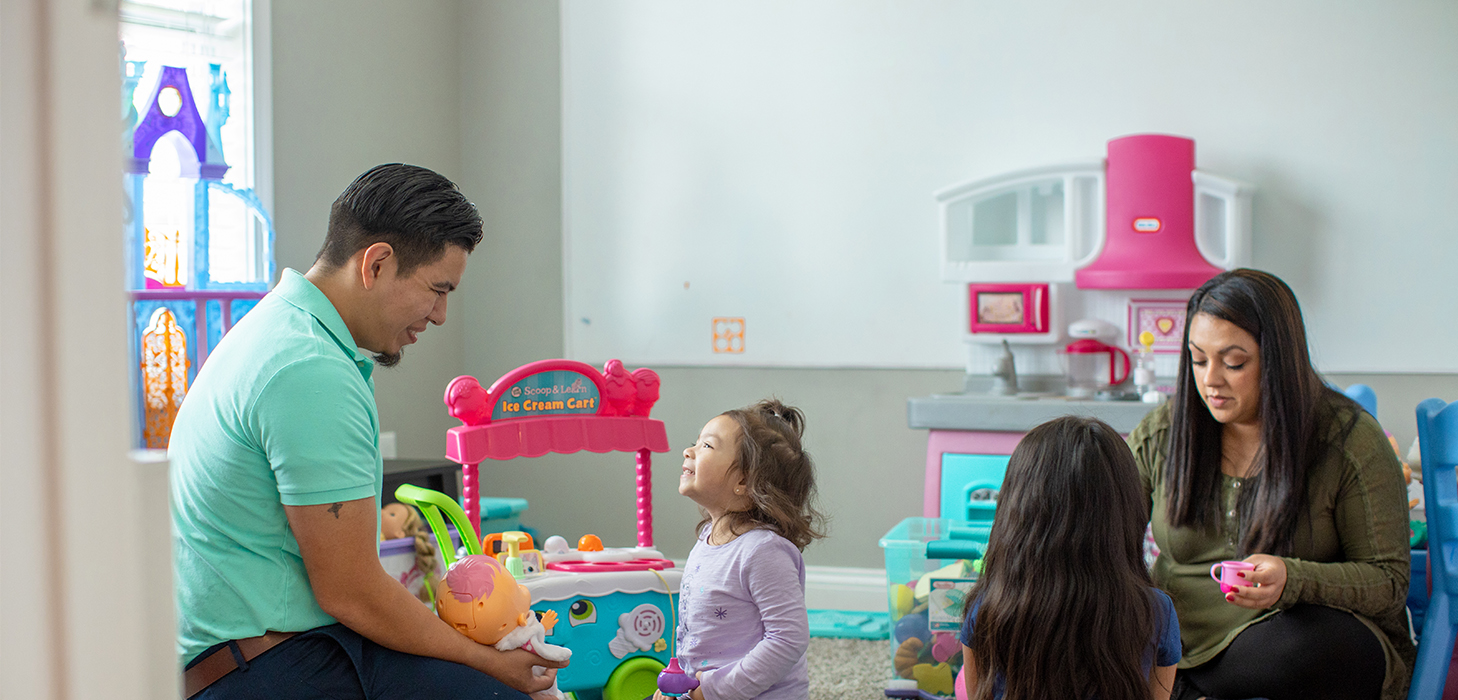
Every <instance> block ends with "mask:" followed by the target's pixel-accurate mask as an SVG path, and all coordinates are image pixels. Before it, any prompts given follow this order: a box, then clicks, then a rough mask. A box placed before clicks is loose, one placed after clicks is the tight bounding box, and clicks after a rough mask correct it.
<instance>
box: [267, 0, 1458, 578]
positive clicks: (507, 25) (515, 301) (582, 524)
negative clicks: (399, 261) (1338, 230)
mask: <svg viewBox="0 0 1458 700" xmlns="http://www.w3.org/2000/svg"><path fill="white" fill-rule="evenodd" d="M273 8H274V17H273V32H274V38H273V44H274V48H273V59H274V65H273V70H274V105H275V109H274V133H275V157H276V161H275V162H276V166H275V167H276V171H275V180H276V182H277V188H276V190H277V194H276V196H275V199H276V212H275V215H276V219H277V223H278V231H279V232H278V260H279V263H280V266H290V267H295V268H300V269H302V268H305V267H307V266H308V265H309V264H310V263H311V262H312V259H313V256H314V253H315V252H316V251H317V249H318V247H319V244H320V242H321V241H322V240H323V231H324V224H325V221H326V219H327V212H328V207H329V204H330V202H332V201H333V199H334V197H335V196H337V195H338V193H339V191H340V190H342V189H343V188H344V186H345V185H347V184H348V183H349V181H350V180H351V179H352V178H353V177H354V176H355V175H357V174H359V173H360V172H362V171H363V170H365V169H366V168H368V167H369V166H371V165H374V164H376V163H380V162H387V161H391V160H403V161H406V162H413V163H418V164H421V165H426V166H429V167H432V168H435V169H437V170H439V171H441V172H442V173H444V174H446V175H447V176H449V177H452V178H454V179H456V180H457V182H458V183H460V185H461V187H462V189H463V190H464V191H465V192H466V193H467V195H468V196H469V197H471V198H472V199H473V200H474V201H475V202H477V204H478V205H479V206H480V208H481V210H482V216H483V218H484V220H485V222H486V231H487V236H486V241H485V242H484V243H483V244H482V246H481V247H480V248H478V249H477V252H476V253H475V254H474V255H473V256H472V259H471V263H470V265H469V266H468V268H467V272H466V276H465V280H464V283H463V284H462V287H461V289H460V290H459V291H458V292H457V293H456V294H454V295H453V296H452V306H451V309H450V320H449V322H448V323H447V324H446V326H445V327H444V328H432V329H431V331H430V332H429V333H427V334H426V335H425V336H424V337H423V338H422V340H421V342H420V343H419V344H418V345H417V346H414V347H412V348H410V351H409V352H408V353H407V358H406V361H405V362H404V363H403V364H402V365H401V367H400V368H398V369H396V370H394V371H382V372H379V373H377V374H376V377H377V386H378V392H377V394H378V398H379V406H380V417H381V423H382V427H383V428H384V429H385V430H395V431H397V432H398V434H399V451H400V456H401V457H438V456H440V455H441V454H442V452H443V450H444V439H443V438H444V432H445V430H446V429H447V428H448V427H450V426H451V425H452V424H454V421H453V420H451V419H450V418H449V417H448V416H447V415H446V413H445V411H444V408H443V406H442V405H441V397H440V395H441V392H442V390H443V389H444V387H445V384H446V382H448V381H449V379H450V378H451V377H453V376H455V375H457V374H463V373H464V374H473V375H475V376H477V377H478V378H480V379H481V380H482V381H483V382H491V381H493V380H494V379H495V378H496V377H498V376H500V375H501V374H503V373H505V372H506V371H508V370H510V369H511V368H513V367H516V366H517V365H520V364H523V363H526V362H530V361H532V360H538V359H544V358H548V357H556V356H560V355H561V354H562V352H563V346H562V326H563V318H562V314H563V310H562V309H563V306H562V283H563V279H562V260H561V255H562V253H561V251H562V243H561V235H562V230H561V228H562V227H561V79H560V69H561V44H560V33H559V21H560V14H559V10H558V6H557V3H552V2H514V1H509V0H490V1H479V0H463V1H461V2H454V1H450V0H432V1H430V2H417V3H410V4H409V5H399V4H394V3H389V2H384V1H383V0H371V1H370V2H364V3H360V2H352V3H344V2H338V1H335V0H330V1H321V0H274V2H273ZM1312 216H1313V217H1314V216H1316V214H1314V213H1313V214H1312ZM1296 223H1300V222H1296ZM1310 225H1314V224H1310ZM1272 247H1277V248H1278V247H1279V244H1278V243H1277V242H1276V241H1269V242H1266V243H1264V244H1263V247H1260V248H1259V249H1258V252H1259V251H1267V252H1269V254H1270V255H1273V256H1275V257H1276V258H1281V257H1283V256H1284V257H1289V255H1287V254H1286V253H1282V252H1281V251H1274V252H1271V251H1272ZM1265 254H1266V253H1262V255H1265ZM1291 254H1295V253H1291ZM1260 262H1261V261H1260V260H1257V264H1259V263H1260ZM655 369H656V370H658V372H659V373H660V375H661V376H662V378H663V398H662V399H661V400H660V402H659V404H658V406H657V407H656V408H655V410H654V417H656V418H659V419H661V420H663V421H664V422H665V423H666V424H667V427H668V432H669V439H670V443H671V444H672V446H673V450H672V451H671V452H670V454H667V455H656V456H655V461H654V464H655V469H654V472H655V486H654V499H655V504H656V508H655V515H656V522H655V525H656V527H655V532H656V533H657V536H658V544H659V545H660V547H662V548H663V549H664V551H665V552H666V553H667V554H668V555H670V556H675V557H682V556H684V555H686V554H687V552H688V547H689V546H690V543H691V532H692V528H693V525H694V523H696V522H697V521H698V518H699V515H698V513H697V511H696V509H695V508H694V506H693V504H692V503H691V502H689V501H688V500H687V499H684V498H683V497H681V496H679V495H678V494H677V491H676V488H675V487H676V483H677V475H678V466H679V463H680V462H681V457H680V455H679V452H680V451H681V450H682V448H683V447H684V446H686V445H687V444H688V443H689V441H690V440H692V438H693V437H694V436H696V435H697V434H698V431H699V429H700V427H702V425H703V423H704V422H706V421H707V420H708V419H709V418H712V417H713V416H714V415H717V414H718V413H720V412H722V411H724V410H725V409H728V408H734V407H738V406H742V405H745V404H748V403H750V402H752V401H755V400H758V399H760V398H763V397H765V396H769V395H775V396H778V397H780V398H781V399H783V400H785V401H787V402H789V403H791V404H794V405H798V406H800V407H801V408H803V409H804V410H805V411H806V413H807V416H808V429H807V434H806V443H807V446H808V447H809V449H810V451H811V453H812V455H813V456H814V457H815V460H816V463H817V465H818V469H819V481H820V491H821V506H822V509H823V510H824V511H825V512H826V513H827V514H828V515H830V516H831V522H830V532H831V536H830V537H829V538H828V539H827V540H824V541H822V542H819V543H816V544H814V545H812V546H811V547H810V548H809V549H808V550H807V551H806V561H807V562H808V563H811V564H821V565H835V566H865V567H879V566H881V565H882V561H883V560H882V556H881V551H880V548H879V547H878V546H877V544H876V541H877V539H878V538H879V537H880V536H881V535H882V534H884V533H885V531H886V530H887V529H889V528H890V526H891V525H892V524H894V523H895V522H897V521H898V520H900V519H901V518H902V517H906V516H909V515H919V514H920V509H921V505H920V504H921V488H922V473H923V469H924V460H925V435H924V434H923V433H921V432H919V431H913V430H910V429H908V428H907V427H906V417H905V400H906V398H908V397H911V396H920V395H926V394H929V393H933V392H948V391H955V390H957V389H959V388H960V386H961V383H962V378H961V373H960V371H952V370H947V371H939V370H828V369H827V370H796V369H707V368H663V367H659V368H655ZM1329 379H1331V380H1333V381H1335V382H1337V383H1338V384H1341V385H1346V384H1350V383H1353V382H1357V381H1361V382H1364V383H1367V384H1370V385H1372V386H1373V387H1374V388H1375V389H1376V390H1377V393H1378V396H1379V401H1380V406H1379V418H1381V419H1383V421H1384V424H1385V425H1387V427H1388V429H1389V430H1391V431H1392V432H1393V433H1394V434H1395V435H1396V437H1397V438H1398V440H1399V442H1400V443H1401V444H1402V446H1403V449H1404V450H1406V447H1407V445H1408V443H1409V442H1411V440H1412V437H1413V435H1414V434H1415V428H1414V426H1413V414H1412V406H1414V405H1415V404H1416V403H1417V401H1419V400H1421V399H1423V398H1427V397H1428V396H1442V397H1446V398H1450V399H1458V376H1454V375H1411V374H1408V375H1393V374H1384V375H1348V374H1343V375H1333V376H1331V377H1329ZM632 464H633V460H632V458H631V457H629V456H628V455H626V454H616V455H595V454H587V453H581V454H576V455H569V456H559V455H550V456H547V457H542V458H538V459H534V460H516V461H513V462H509V463H502V464H495V465H485V466H484V467H483V470H482V477H483V491H484V492H485V493H487V494H493V495H502V496H517V497H522V498H526V499H528V500H529V501H530V503H531V510H529V511H528V513H527V514H526V516H525V521H526V522H527V524H529V525H532V526H533V527H536V528H538V529H540V530H541V531H543V532H544V533H547V534H562V535H565V536H569V537H570V538H571V539H575V538H576V537H577V536H580V535H581V534H583V533H585V532H594V533H596V534H599V535H601V536H602V537H603V538H604V540H605V541H606V542H607V543H608V544H615V543H618V544H628V543H631V542H632V541H633V537H634V534H633V533H634V529H633V498H634V494H633V469H632Z"/></svg>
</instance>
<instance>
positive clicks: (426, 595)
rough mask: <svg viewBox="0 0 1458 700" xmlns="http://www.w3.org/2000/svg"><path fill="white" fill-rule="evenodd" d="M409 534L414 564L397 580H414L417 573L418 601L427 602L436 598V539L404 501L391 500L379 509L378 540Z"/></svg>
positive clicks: (407, 583) (407, 586)
mask: <svg viewBox="0 0 1458 700" xmlns="http://www.w3.org/2000/svg"><path fill="white" fill-rule="evenodd" d="M402 537H410V538H413V539H414V540H415V568H414V569H412V570H411V571H410V572H408V573H407V574H406V575H404V576H402V577H401V581H400V583H402V584H406V588H409V587H410V586H409V584H410V583H413V582H414V580H415V576H417V575H418V576H420V579H421V585H420V592H419V593H418V594H417V595H418V596H419V597H420V602H422V603H425V604H426V605H430V603H431V601H432V600H434V599H435V586H436V583H437V582H436V578H435V540H434V539H433V538H432V537H431V535H430V528H428V527H426V526H425V524H424V523H422V522H421V521H420V516H419V515H417V514H416V512H415V509H414V508H411V507H410V506H407V505H405V504H404V503H391V504H389V505H387V506H385V507H384V508H381V509H380V540H381V541H384V540H394V539H400V538H402Z"/></svg>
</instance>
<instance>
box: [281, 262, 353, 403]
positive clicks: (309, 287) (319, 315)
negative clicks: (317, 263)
mask: <svg viewBox="0 0 1458 700" xmlns="http://www.w3.org/2000/svg"><path fill="white" fill-rule="evenodd" d="M273 293H274V294H277V295H279V296H280V297H282V298H283V300H284V301H287V302H288V303H290V304H293V305H294V306H297V307H299V308H300V309H302V310H303V311H304V312H305V313H307V314H309V315H311V316H313V317H314V318H315V319H318V321H319V325H321V326H324V330H326V331H329V335H330V336H331V337H333V338H334V342H335V343H338V344H339V347H340V348H341V349H343V350H344V354H346V355H348V356H349V359H351V360H353V361H354V366H356V367H358V368H359V373H360V375H361V376H363V377H364V378H365V379H369V378H370V375H371V374H373V373H374V371H375V365H374V363H373V362H371V361H370V358H368V357H365V356H364V355H363V354H361V353H360V351H359V347H358V346H356V345H355V344H354V335H353V334H351V333H350V332H349V326H346V325H344V317H342V316H340V315H339V309H336V308H334V302H332V301H329V297H326V296H324V292H322V291H319V288H318V287H315V286H314V283H313V282H310V281H309V279H308V278H307V277H304V276H303V275H301V274H299V272H298V271H297V270H294V269H293V268H289V267H286V268H284V271H283V274H282V275H280V276H279V280H278V286H276V287H274V288H273Z"/></svg>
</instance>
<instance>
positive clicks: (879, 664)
mask: <svg viewBox="0 0 1458 700" xmlns="http://www.w3.org/2000/svg"><path fill="white" fill-rule="evenodd" d="M806 656H807V657H808V660H809V662H810V700H831V699H832V698H834V699H837V700H840V699H844V700H885V697H886V696H885V689H886V679H888V678H890V677H891V647H890V642H889V641H888V640H885V639H881V640H876V641H868V640H862V639H828V638H820V637H812V638H811V639H810V651H809V653H808V654H807V655H806Z"/></svg>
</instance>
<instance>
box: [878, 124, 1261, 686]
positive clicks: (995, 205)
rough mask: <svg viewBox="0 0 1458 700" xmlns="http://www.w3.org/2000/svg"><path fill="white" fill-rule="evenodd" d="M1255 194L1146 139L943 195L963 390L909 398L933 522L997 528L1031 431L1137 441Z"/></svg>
mask: <svg viewBox="0 0 1458 700" xmlns="http://www.w3.org/2000/svg"><path fill="white" fill-rule="evenodd" d="M1252 192H1253V188H1252V187H1251V186H1250V185H1247V184H1244V183H1241V182H1238V181H1236V180H1232V179H1229V178H1225V177H1220V176H1218V175H1214V174H1211V173H1208V172H1204V171H1201V170H1199V169H1197V168H1196V167H1195V142H1194V141H1193V140H1191V139H1188V138H1183V137H1179V136H1169V135H1163V134H1140V135H1134V136H1124V137H1121V138H1116V139H1113V140H1111V141H1109V142H1108V145H1107V156H1106V157H1105V158H1104V159H1101V160H1089V161H1080V162H1072V163H1067V164H1062V165H1054V166H1047V167H1039V168H1029V169H1025V170H1019V171H1016V172H1011V173H1006V174H1003V175H998V176H994V177H990V178H986V179H982V180H978V181H975V182H970V183H966V184H961V185H956V186H954V187H949V188H947V189H945V190H943V191H941V192H939V193H938V194H937V195H936V199H937V202H938V205H939V206H940V209H941V257H942V260H941V263H942V267H941V269H942V279H943V280H944V281H947V282H953V283H957V284H965V285H967V295H966V298H967V302H968V303H967V315H966V319H965V320H964V321H963V323H964V325H963V328H964V329H965V330H966V333H965V334H964V336H963V338H964V340H965V342H966V344H967V373H966V380H965V383H964V386H963V387H962V391H961V392H958V393H948V394H937V395H932V396H923V397H916V398H912V399H909V400H908V401H907V422H908V423H909V425H910V426H911V427H912V428H919V429H925V430H927V431H928V436H927V457H926V474H925V481H924V497H923V501H922V516H923V517H924V518H940V519H943V520H939V521H923V522H947V520H946V519H954V520H956V521H965V522H966V523H968V524H970V525H973V526H979V527H981V526H987V525H990V524H991V522H992V520H993V518H994V517H995V514H996V500H997V492H998V490H999V489H1000V488H1001V485H1002V479H1003V474H1004V472H1005V471H1006V469H1007V460H1008V455H1010V454H1012V451H1013V448H1014V447H1016V446H1017V443H1018V441H1019V440H1021V439H1022V436H1023V434H1025V433H1026V432H1027V431H1028V430H1030V429H1032V428H1033V427H1034V426H1037V425H1039V424H1040V423H1043V422H1046V421H1048V420H1051V419H1053V418H1057V417H1059V416H1063V415H1069V414H1078V415H1087V416H1093V417H1096V418H1099V419H1102V420H1104V421H1105V422H1107V423H1109V424H1110V425H1112V426H1113V427H1114V428H1115V429H1116V430H1118V431H1120V432H1121V433H1125V434H1127V433H1128V432H1129V431H1131V430H1133V429H1134V426H1136V425H1138V423H1139V421H1140V420H1141V419H1142V418H1143V417H1144V415H1145V414H1146V413H1148V412H1149V411H1150V410H1151V409H1153V408H1154V406H1155V405H1157V403H1158V402H1160V401H1162V400H1163V399H1164V397H1165V395H1166V393H1167V392H1168V391H1169V390H1170V388H1171V387H1170V386H1169V385H1170V384H1172V383H1173V379H1172V378H1173V377H1174V375H1175V370H1176V369H1177V363H1178V361H1179V351H1180V347H1181V345H1182V344H1183V342H1184V323H1185V303H1186V302H1187V301H1188V300H1189V297H1190V293H1191V292H1192V291H1194V289H1195V288H1196V287H1198V286H1200V285H1201V284H1203V283H1204V282H1205V281H1206V280H1208V279H1210V278H1211V277H1213V276H1215V275H1216V274H1218V273H1220V272H1221V271H1222V270H1228V269H1233V268H1236V267H1240V266H1242V265H1246V264H1248V263H1249V260H1250V249H1251V245H1250V241H1251V228H1250V202H1251V195H1252ZM1066 319H1078V320H1076V321H1074V322H1073V323H1069V322H1068V321H1067V320H1066ZM1131 353H1132V354H1133V356H1134V357H1137V358H1138V362H1137V363H1132V364H1137V369H1138V372H1137V373H1134V372H1131ZM1131 374H1136V375H1137V376H1136V377H1135V378H1136V379H1137V382H1138V384H1139V387H1138V389H1137V390H1136V389H1135V387H1133V386H1131V384H1133V382H1131V381H1129V380H1130V375H1131ZM1161 377H1162V378H1164V379H1163V380H1162V381H1161V379H1160V378H1161ZM1161 388H1162V389H1163V390H1164V391H1163V392H1161V391H1160V389H1161ZM883 544H884V542H883ZM889 556H890V555H889V553H888V557H889ZM889 571H890V568H889V566H888V573H889ZM894 604H895V601H894V600H893V609H892V610H891V613H892V615H893V616H895V615H896V613H897V612H898V610H897V609H895V607H894ZM933 646H934V645H933ZM924 661H925V660H924V659H920V657H918V659H917V662H918V663H921V662H924ZM936 662H937V660H936V659H935V658H933V659H932V660H931V662H929V663H932V666H931V668H937V669H940V667H939V666H937V665H936ZM912 667H914V664H913V665H912V666H909V667H908V668H912ZM946 675H947V674H946V673H937V674H934V673H931V671H926V672H925V673H923V674H921V675H919V676H918V675H917V674H915V673H913V674H911V676H904V675H903V676H902V677H901V678H899V679H898V680H895V681H892V682H891V683H890V684H889V685H888V689H887V695H896V696H899V697H912V696H916V695H919V696H921V697H922V698H932V697H936V696H938V695H942V694H945V693H946V685H947V684H946V681H948V680H949V679H947V678H945V677H944V676H946ZM908 677H915V679H916V681H917V688H915V689H910V688H908V687H907V686H908V684H909V681H908V680H907V678H908Z"/></svg>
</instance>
